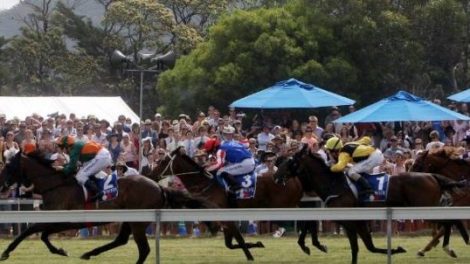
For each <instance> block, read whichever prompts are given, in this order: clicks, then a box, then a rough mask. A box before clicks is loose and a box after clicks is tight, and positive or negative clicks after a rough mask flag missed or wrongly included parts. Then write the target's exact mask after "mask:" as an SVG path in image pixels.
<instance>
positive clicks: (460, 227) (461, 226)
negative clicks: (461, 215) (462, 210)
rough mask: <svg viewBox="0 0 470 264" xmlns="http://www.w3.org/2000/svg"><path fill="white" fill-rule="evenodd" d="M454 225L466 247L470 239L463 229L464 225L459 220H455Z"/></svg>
mask: <svg viewBox="0 0 470 264" xmlns="http://www.w3.org/2000/svg"><path fill="white" fill-rule="evenodd" d="M454 224H455V227H457V230H459V232H460V235H461V236H462V239H463V241H464V242H465V244H467V245H468V244H469V239H470V238H469V236H468V232H467V229H466V228H465V225H464V224H463V222H462V221H461V220H457V221H456V222H455V223H454Z"/></svg>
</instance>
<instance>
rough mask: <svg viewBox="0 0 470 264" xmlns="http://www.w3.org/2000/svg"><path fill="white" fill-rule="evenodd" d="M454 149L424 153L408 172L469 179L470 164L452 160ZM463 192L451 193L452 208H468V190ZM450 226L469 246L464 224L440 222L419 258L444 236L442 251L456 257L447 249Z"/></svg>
mask: <svg viewBox="0 0 470 264" xmlns="http://www.w3.org/2000/svg"><path fill="white" fill-rule="evenodd" d="M454 151H455V148H452V147H446V148H444V149H442V150H439V151H437V152H434V153H429V151H424V152H422V153H421V154H420V155H418V157H416V159H415V161H414V163H413V165H412V166H411V168H410V171H419V172H431V173H439V174H442V175H444V176H446V177H448V178H450V179H453V180H456V181H461V180H468V179H470V163H469V162H468V161H464V160H462V159H455V158H452V156H453V154H454ZM465 190H466V191H465V192H459V193H453V195H452V205H453V206H468V205H470V194H468V190H469V189H468V188H467V189H465ZM452 225H455V226H456V227H457V229H458V230H459V232H460V234H461V235H462V238H463V240H464V242H465V243H466V244H469V236H468V233H467V230H466V229H465V226H464V224H463V223H462V221H460V220H449V221H446V222H440V224H439V226H440V228H439V230H438V231H437V232H435V233H433V238H432V240H431V241H430V242H429V243H428V244H427V245H426V246H425V247H424V248H423V249H421V250H420V251H418V255H419V256H424V254H425V252H427V251H429V250H431V249H432V248H433V247H435V246H436V245H437V244H439V238H441V237H442V236H444V241H443V243H442V248H443V250H444V251H445V252H446V253H447V254H448V255H450V256H451V257H457V254H456V253H455V251H454V250H452V249H450V248H449V239H450V232H451V227H452Z"/></svg>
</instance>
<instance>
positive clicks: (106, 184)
mask: <svg viewBox="0 0 470 264" xmlns="http://www.w3.org/2000/svg"><path fill="white" fill-rule="evenodd" d="M95 179H96V180H95V181H96V185H97V186H98V188H99V189H100V193H101V195H100V196H99V197H98V201H99V202H105V201H110V200H113V199H116V197H118V194H119V190H118V184H117V175H116V174H115V173H112V174H110V175H107V174H106V173H105V172H102V171H101V172H98V173H97V174H95ZM83 191H84V192H85V201H88V200H89V199H90V197H91V195H90V194H89V193H88V190H87V189H86V188H85V187H83Z"/></svg>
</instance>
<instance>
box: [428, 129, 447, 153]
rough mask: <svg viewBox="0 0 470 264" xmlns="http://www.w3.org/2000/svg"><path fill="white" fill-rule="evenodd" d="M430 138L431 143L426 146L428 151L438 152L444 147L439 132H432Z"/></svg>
mask: <svg viewBox="0 0 470 264" xmlns="http://www.w3.org/2000/svg"><path fill="white" fill-rule="evenodd" d="M429 138H430V139H431V141H430V142H429V143H428V144H427V145H426V150H437V149H440V148H442V147H443V146H444V143H443V142H441V140H440V136H439V132H438V131H437V130H433V131H431V133H429Z"/></svg>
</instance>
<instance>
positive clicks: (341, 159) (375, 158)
mask: <svg viewBox="0 0 470 264" xmlns="http://www.w3.org/2000/svg"><path fill="white" fill-rule="evenodd" d="M371 143H372V141H371V139H370V138H369V137H363V138H361V139H359V140H357V141H353V142H348V143H346V144H345V145H344V146H343V142H342V141H341V139H339V138H338V137H332V138H330V139H328V141H327V142H326V144H325V147H326V149H327V151H328V152H329V153H330V156H331V157H332V158H333V159H335V160H336V164H333V165H332V166H331V171H333V172H340V171H343V170H344V169H345V168H346V167H347V165H348V163H351V162H352V163H353V164H354V165H353V166H352V167H351V168H349V169H348V170H347V172H346V175H347V176H348V177H349V178H350V179H352V180H354V181H355V182H357V183H359V184H360V185H361V187H362V188H363V189H364V191H363V193H365V194H373V193H374V191H373V190H372V187H371V186H370V185H369V182H368V181H367V180H366V179H364V178H363V177H362V176H361V174H360V173H363V172H365V173H370V172H371V171H372V169H373V168H374V167H376V166H379V165H381V164H382V162H383V160H384V156H383V154H382V152H381V151H380V150H379V149H376V148H374V147H373V146H372V145H371Z"/></svg>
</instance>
